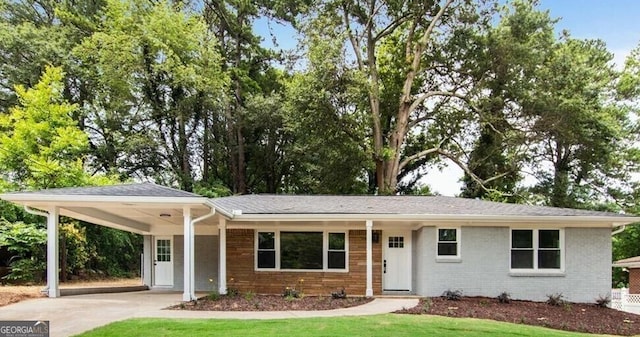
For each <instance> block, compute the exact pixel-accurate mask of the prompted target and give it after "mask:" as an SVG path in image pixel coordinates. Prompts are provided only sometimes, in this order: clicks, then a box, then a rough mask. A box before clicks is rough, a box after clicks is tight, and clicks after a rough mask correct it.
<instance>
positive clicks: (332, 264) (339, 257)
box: [327, 233, 347, 269]
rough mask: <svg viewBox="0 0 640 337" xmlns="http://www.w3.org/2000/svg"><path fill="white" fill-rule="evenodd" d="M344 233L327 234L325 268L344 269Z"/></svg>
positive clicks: (345, 255)
mask: <svg viewBox="0 0 640 337" xmlns="http://www.w3.org/2000/svg"><path fill="white" fill-rule="evenodd" d="M345 239H346V235H345V233H329V249H328V252H327V268H329V269H344V268H345V267H346V262H347V261H346V258H347V250H346V248H347V246H346V241H345Z"/></svg>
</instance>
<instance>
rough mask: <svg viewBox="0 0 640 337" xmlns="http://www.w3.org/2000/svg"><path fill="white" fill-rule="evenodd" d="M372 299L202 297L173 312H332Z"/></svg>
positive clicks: (265, 296)
mask: <svg viewBox="0 0 640 337" xmlns="http://www.w3.org/2000/svg"><path fill="white" fill-rule="evenodd" d="M372 300H373V299H372V298H365V297H347V298H345V299H333V298H332V297H331V296H305V297H302V298H287V297H283V296H278V295H253V296H242V295H236V296H226V295H225V296H219V297H218V298H213V299H212V298H209V297H202V298H199V299H198V300H197V301H191V302H186V303H181V304H178V305H174V306H171V307H169V308H167V309H172V310H209V311H294V310H331V309H340V308H349V307H354V306H357V305H362V304H365V303H368V302H371V301H372Z"/></svg>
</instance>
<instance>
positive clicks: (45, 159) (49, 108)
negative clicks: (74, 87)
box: [0, 67, 106, 190]
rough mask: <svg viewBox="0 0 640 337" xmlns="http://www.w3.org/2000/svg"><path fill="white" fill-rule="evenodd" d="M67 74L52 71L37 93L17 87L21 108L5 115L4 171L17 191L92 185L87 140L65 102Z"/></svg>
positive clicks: (0, 129) (1, 119)
mask: <svg viewBox="0 0 640 337" xmlns="http://www.w3.org/2000/svg"><path fill="white" fill-rule="evenodd" d="M62 79H63V73H62V70H61V69H60V68H55V67H47V68H46V70H45V72H44V73H43V75H42V77H41V79H40V82H38V83H37V84H36V85H35V86H34V87H33V88H29V89H26V88H24V87H22V86H17V87H16V94H17V96H18V100H19V105H18V106H16V107H14V108H12V109H10V110H9V113H8V114H6V115H2V116H0V172H2V173H1V177H2V180H3V185H4V186H5V187H9V188H11V189H12V190H25V189H42V188H53V187H67V186H78V185H88V184H92V183H96V182H98V183H99V182H106V181H101V180H100V179H101V178H100V179H99V180H95V179H96V178H95V177H92V176H90V175H88V174H86V173H85V170H84V162H83V157H84V155H85V154H86V153H87V150H88V141H87V135H86V134H85V133H84V132H82V130H80V129H79V128H78V124H77V122H76V121H75V120H74V119H73V118H72V115H73V112H74V111H75V110H76V109H77V106H75V105H72V104H69V103H67V102H66V101H65V100H64V98H63V91H64V85H63V84H62Z"/></svg>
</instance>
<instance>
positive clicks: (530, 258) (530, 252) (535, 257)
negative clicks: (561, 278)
mask: <svg viewBox="0 0 640 337" xmlns="http://www.w3.org/2000/svg"><path fill="white" fill-rule="evenodd" d="M563 246H564V244H563V231H562V230H560V229H512V230H511V269H513V270H523V271H526V270H562V268H563V266H562V264H563V262H562V249H563Z"/></svg>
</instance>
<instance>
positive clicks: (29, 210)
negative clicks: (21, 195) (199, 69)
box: [24, 205, 49, 218]
mask: <svg viewBox="0 0 640 337" xmlns="http://www.w3.org/2000/svg"><path fill="white" fill-rule="evenodd" d="M24 210H25V212H27V213H29V214H33V215H39V216H43V217H45V218H48V217H49V213H46V212H42V211H38V210H35V209H33V208H31V207H29V206H27V205H24Z"/></svg>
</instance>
